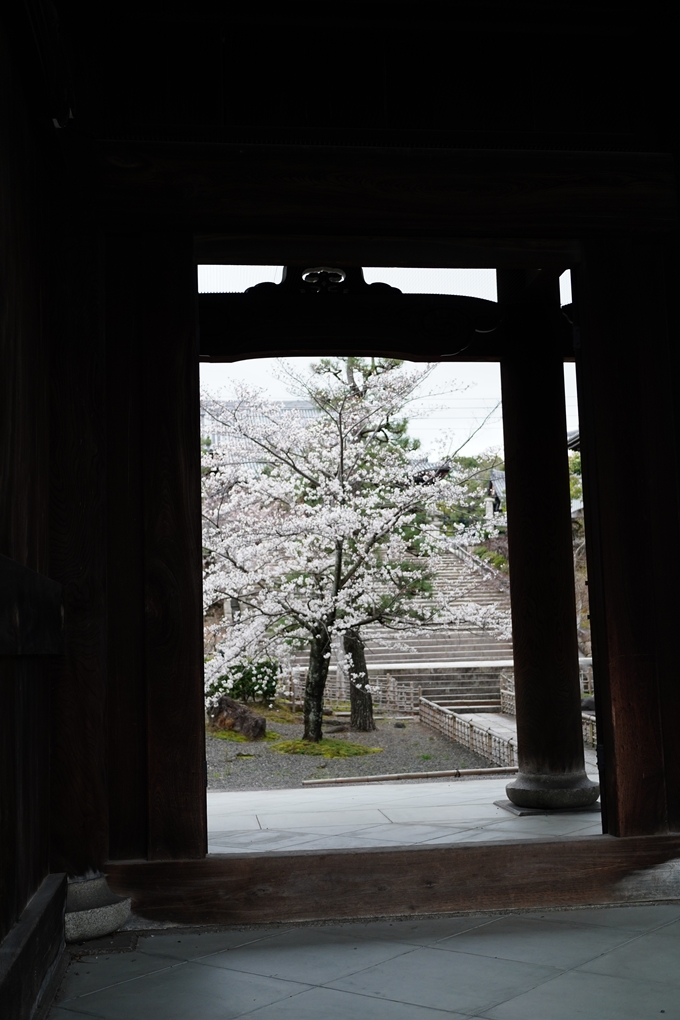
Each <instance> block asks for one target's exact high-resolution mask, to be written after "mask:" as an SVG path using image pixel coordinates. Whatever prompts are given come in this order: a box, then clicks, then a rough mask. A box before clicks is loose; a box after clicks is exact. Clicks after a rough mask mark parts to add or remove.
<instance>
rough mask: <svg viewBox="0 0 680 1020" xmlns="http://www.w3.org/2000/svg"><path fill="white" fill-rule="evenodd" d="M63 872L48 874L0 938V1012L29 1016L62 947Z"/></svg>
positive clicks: (64, 898) (64, 888)
mask: <svg viewBox="0 0 680 1020" xmlns="http://www.w3.org/2000/svg"><path fill="white" fill-rule="evenodd" d="M65 902H66V875H63V874H61V875H48V876H47V878H45V880H44V881H43V882H42V884H41V885H40V887H39V889H38V891H37V892H36V894H35V895H34V896H33V898H32V899H31V901H30V903H29V904H28V906H27V907H26V908H25V910H24V911H23V912H22V914H21V917H20V918H19V920H18V921H17V923H16V925H15V926H14V928H13V929H12V931H11V932H10V933H9V935H8V936H7V937H6V938H5V939H4V940H3V941H2V942H0V1016H2V1017H6V1018H7V1020H10V1018H11V1020H14V1018H16V1020H23V1018H24V1017H31V1016H33V1014H34V1011H35V1008H36V1006H37V1005H38V1004H39V999H40V994H41V992H42V991H43V990H44V984H45V981H46V980H48V979H49V976H50V974H51V973H53V972H54V969H55V968H56V967H57V965H58V963H59V959H60V957H61V954H62V952H63V950H64V904H65Z"/></svg>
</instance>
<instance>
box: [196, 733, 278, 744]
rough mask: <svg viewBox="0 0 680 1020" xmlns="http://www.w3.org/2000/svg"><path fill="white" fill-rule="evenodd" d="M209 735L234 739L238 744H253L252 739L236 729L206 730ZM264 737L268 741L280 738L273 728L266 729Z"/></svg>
mask: <svg viewBox="0 0 680 1020" xmlns="http://www.w3.org/2000/svg"><path fill="white" fill-rule="evenodd" d="M208 733H209V734H210V736H211V737H217V739H218V740H234V741H236V742H237V743H239V744H254V743H255V741H254V740H249V739H248V737H244V736H243V734H242V733H237V732H236V730H208ZM264 739H265V740H268V741H273V740H280V739H281V734H280V733H275V732H274V730H268V731H267V732H266V733H265V735H264Z"/></svg>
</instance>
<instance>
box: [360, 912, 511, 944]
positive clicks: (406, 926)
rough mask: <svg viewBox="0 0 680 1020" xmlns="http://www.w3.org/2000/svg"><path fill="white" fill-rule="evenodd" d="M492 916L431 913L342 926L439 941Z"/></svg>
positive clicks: (399, 938)
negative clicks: (424, 915) (410, 917)
mask: <svg viewBox="0 0 680 1020" xmlns="http://www.w3.org/2000/svg"><path fill="white" fill-rule="evenodd" d="M493 920H495V918H492V917H489V916H488V915H482V914H478V915H476V916H473V917H432V918H423V919H422V920H416V919H415V918H413V919H406V920H403V921H401V920H395V921H369V922H366V923H364V924H362V923H361V922H354V923H353V924H347V925H343V926H342V930H343V931H347V932H351V933H352V934H353V935H354V936H355V937H356V938H362V939H380V940H381V941H383V942H384V941H385V940H387V939H390V940H394V941H395V942H404V943H407V944H408V945H413V946H428V945H432V944H435V943H437V944H439V943H440V942H441V941H442V940H443V939H450V938H451V937H452V936H453V935H457V934H458V933H459V932H466V931H470V930H471V929H473V928H474V929H476V928H479V927H481V926H485V925H488V924H490V923H491V922H492V921H493Z"/></svg>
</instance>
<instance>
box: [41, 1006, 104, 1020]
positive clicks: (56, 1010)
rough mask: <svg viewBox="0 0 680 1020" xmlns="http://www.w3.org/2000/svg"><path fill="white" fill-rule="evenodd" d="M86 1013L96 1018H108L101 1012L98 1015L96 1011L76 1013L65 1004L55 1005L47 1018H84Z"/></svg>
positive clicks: (71, 1019) (70, 1019)
mask: <svg viewBox="0 0 680 1020" xmlns="http://www.w3.org/2000/svg"><path fill="white" fill-rule="evenodd" d="M84 1015H87V1016H91V1017H95V1018H96V1020H106V1018H105V1017H102V1014H101V1013H100V1014H99V1015H98V1016H97V1014H96V1013H88V1014H83V1013H82V1012H79V1013H74V1012H73V1010H71V1009H66V1008H65V1007H64V1006H53V1007H52V1009H51V1010H50V1012H49V1015H48V1018H47V1020H82V1017H83V1016H84Z"/></svg>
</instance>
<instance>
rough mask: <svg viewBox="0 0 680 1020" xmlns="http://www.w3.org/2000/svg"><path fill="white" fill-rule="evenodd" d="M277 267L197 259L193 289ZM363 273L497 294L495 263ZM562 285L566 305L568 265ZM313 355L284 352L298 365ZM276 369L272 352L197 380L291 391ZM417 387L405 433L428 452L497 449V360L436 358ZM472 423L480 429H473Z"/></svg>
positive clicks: (420, 289)
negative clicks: (209, 262)
mask: <svg viewBox="0 0 680 1020" xmlns="http://www.w3.org/2000/svg"><path fill="white" fill-rule="evenodd" d="M281 271H282V267H281V266H199V267H198V286H199V291H201V292H202V293H205V292H226V291H231V292H234V291H243V290H245V289H246V287H250V286H253V285H254V284H255V283H260V282H262V281H264V280H270V281H271V282H273V283H278V282H280V280H281ZM364 276H365V278H366V280H367V282H369V283H373V282H375V281H377V280H381V281H384V282H385V283H390V284H392V285H393V286H395V287H399V289H400V290H402V291H404V293H410V294H466V295H470V296H472V297H481V298H486V299H487V300H491V301H495V300H496V273H495V270H493V269H396V268H395V269H387V268H374V269H370V268H365V269H364ZM560 291H561V296H562V304H568V303H569V302H570V301H571V280H570V278H569V273H568V272H567V273H565V274H564V275H563V277H562V278H561V280H560ZM317 360H318V358H290V359H288V361H289V363H290V364H291V366H294V367H295V368H296V370H297V371H298V372H299V371H300V370H303V371H304V370H305V368H306V366H307V365H309V364H311V363H312V362H313V361H317ZM564 368H565V373H564V374H565V392H566V410H567V429H569V430H571V429H575V428H578V414H577V408H576V380H575V373H574V366H573V364H567V365H565V366H564ZM277 374H279V375H280V374H281V373H280V366H278V365H277V362H276V360H275V359H271V358H257V359H253V360H251V361H239V362H236V363H234V364H219V365H211V364H207V363H202V364H201V386H202V388H203V389H205V390H207V391H208V392H210V393H211V394H214V395H216V396H217V395H223V396H224V397H226V398H228V397H229V395H230V389H231V386H232V384H233V382H234V381H236V380H238V381H242V382H246V383H248V384H250V385H253V386H257V387H260V388H262V389H264V390H265V391H266V393H267V394H268V395H269V396H270V397H271V399H272V400H286V399H290V398H291V397H295V396H297V394H296V393H294V392H292V391H291V389H290V388H289V386H288V385H287V384H286V382H285V381H284V380H282V379H280V378H277ZM420 392H421V393H422V399H420V400H418V402H417V403H416V404H414V405H413V407H412V410H411V413H410V414H409V422H410V424H409V432H410V434H411V435H412V436H415V437H417V438H418V439H420V440H421V443H422V449H423V452H424V453H426V454H427V455H428V456H429V457H430V458H431V459H436V458H439V457H441V456H444V455H446V454H447V453H451V452H454V451H455V450H457V449H458V448H459V447H461V446H463V444H465V446H464V450H463V451H462V452H465V453H468V454H477V453H481V452H482V451H484V450H488V449H497V450H500V451H502V448H503V428H502V423H501V409H500V406H497V405H500V399H501V393H500V370H499V366H498V364H488V363H483V362H460V363H458V364H439V365H437V366H436V368H435V369H434V370H433V372H432V374H431V375H430V376H429V378H428V379H427V380H426V381H425V383H424V384H423V385H422V386H421V387H420ZM428 394H433V395H432V396H428ZM494 408H496V410H494ZM485 419H486V423H485V424H483V423H484V422H485ZM480 425H481V426H482V427H481V428H479V426H480ZM477 429H479V431H476V434H474V435H473V433H475V430H477ZM469 437H471V438H469ZM468 440H469V441H468ZM466 441H467V442H466Z"/></svg>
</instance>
